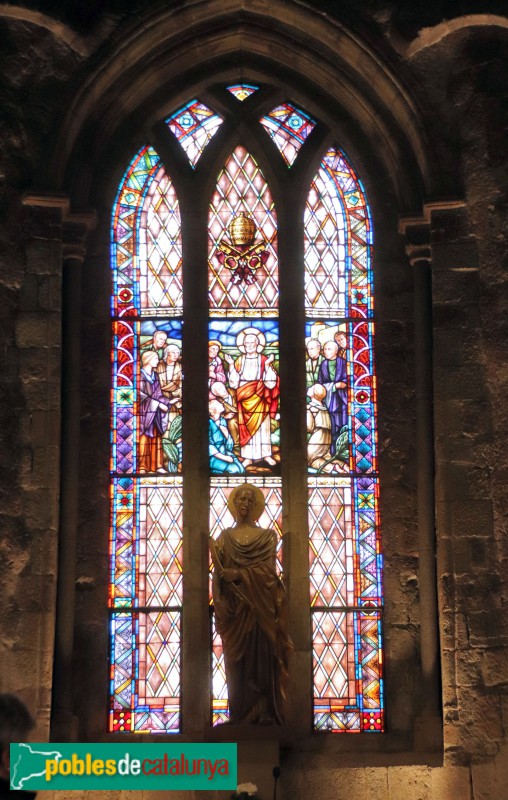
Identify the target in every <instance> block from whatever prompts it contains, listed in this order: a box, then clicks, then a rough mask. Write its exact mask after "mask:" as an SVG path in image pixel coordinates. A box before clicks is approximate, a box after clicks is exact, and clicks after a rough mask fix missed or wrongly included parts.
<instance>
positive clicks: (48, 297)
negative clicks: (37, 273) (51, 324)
mask: <svg viewBox="0 0 508 800" xmlns="http://www.w3.org/2000/svg"><path fill="white" fill-rule="evenodd" d="M37 300H38V307H39V308H40V309H43V310H47V311H60V309H61V306H62V280H61V277H60V276H59V275H47V276H46V275H44V276H41V277H40V278H39V285H38V296H37Z"/></svg>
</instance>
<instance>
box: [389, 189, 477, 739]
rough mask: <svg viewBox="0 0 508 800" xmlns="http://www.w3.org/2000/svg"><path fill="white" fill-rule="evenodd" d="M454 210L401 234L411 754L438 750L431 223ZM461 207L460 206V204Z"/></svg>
mask: <svg viewBox="0 0 508 800" xmlns="http://www.w3.org/2000/svg"><path fill="white" fill-rule="evenodd" d="M456 205H457V204H456V203H455V202H452V203H443V204H431V203H428V204H426V205H425V207H424V213H423V215H422V216H421V217H413V218H405V219H402V220H401V222H400V232H401V233H403V234H405V236H406V252H407V255H408V259H409V263H410V265H411V267H412V270H413V277H414V343H415V393H416V475H417V522H418V553H419V590H420V662H421V673H422V687H421V697H422V705H421V713H420V716H419V717H418V718H417V720H416V722H415V731H414V735H415V749H416V750H420V751H421V750H424V751H433V750H434V751H435V750H437V749H440V748H441V747H442V719H441V688H440V686H441V680H440V648H439V612H438V594H437V569H436V522H435V519H436V517H435V514H436V511H435V489H434V479H435V455H434V419H433V401H434V390H433V312H432V251H431V230H430V219H431V214H432V212H433V210H435V208H438V209H442V208H443V207H444V208H448V207H450V206H451V207H455V206H456ZM460 205H462V204H461V203H460Z"/></svg>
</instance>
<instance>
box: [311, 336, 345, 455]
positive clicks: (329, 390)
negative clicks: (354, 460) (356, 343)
mask: <svg viewBox="0 0 508 800" xmlns="http://www.w3.org/2000/svg"><path fill="white" fill-rule="evenodd" d="M338 351H339V346H338V344H337V342H335V341H333V340H332V341H330V342H325V345H324V347H323V355H324V360H323V363H322V364H321V366H320V367H319V381H318V382H319V383H320V384H322V386H324V387H325V389H326V400H325V405H326V407H327V409H328V411H329V413H330V417H331V420H332V443H331V446H330V453H331V455H332V456H334V455H335V453H336V450H337V437H338V435H339V433H340V431H341V428H343V427H344V425H347V367H346V359H345V358H341V357H340V356H339V355H338Z"/></svg>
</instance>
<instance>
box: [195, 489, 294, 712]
mask: <svg viewBox="0 0 508 800" xmlns="http://www.w3.org/2000/svg"><path fill="white" fill-rule="evenodd" d="M264 505H265V501H264V496H263V493H262V491H261V490H260V489H259V488H258V487H256V486H253V485H252V484H250V483H244V484H242V485H241V486H238V487H237V488H236V489H234V490H233V491H232V492H231V495H230V497H229V499H228V508H229V510H230V511H231V513H232V514H233V516H234V517H235V519H236V524H235V525H234V527H232V528H226V529H225V530H223V531H222V532H221V534H220V536H219V537H218V539H216V540H213V539H210V550H211V554H212V561H213V564H214V571H213V601H214V606H215V616H216V625H217V630H218V632H219V634H220V636H221V637H222V644H223V648H224V660H225V666H226V680H227V685H228V696H229V711H230V722H231V723H232V724H249V723H259V724H262V725H271V724H276V725H282V724H283V723H284V712H283V705H284V701H285V698H286V691H287V682H288V666H289V658H290V655H291V652H292V649H293V645H292V642H291V639H290V637H289V633H288V612H287V601H286V594H285V591H284V586H283V584H282V581H281V580H280V578H279V577H278V576H277V573H276V570H275V554H276V534H275V531H273V530H271V529H265V528H260V527H259V525H257V524H256V520H258V519H259V517H260V515H261V514H262V512H263V509H264Z"/></svg>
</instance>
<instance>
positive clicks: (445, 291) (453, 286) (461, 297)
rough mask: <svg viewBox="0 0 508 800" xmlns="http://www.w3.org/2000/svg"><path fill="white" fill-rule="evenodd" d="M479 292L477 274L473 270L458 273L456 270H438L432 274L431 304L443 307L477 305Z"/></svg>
mask: <svg viewBox="0 0 508 800" xmlns="http://www.w3.org/2000/svg"><path fill="white" fill-rule="evenodd" d="M479 291H480V278H479V273H478V272H477V271H475V270H468V271H465V272H460V271H458V270H447V269H438V270H436V271H435V272H433V273H432V298H433V302H437V303H444V304H445V305H447V304H450V305H455V304H460V306H461V308H462V309H463V306H464V304H467V303H473V304H474V305H476V304H477V303H478V295H479Z"/></svg>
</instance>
